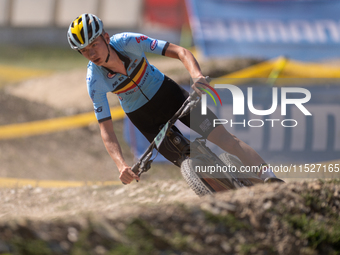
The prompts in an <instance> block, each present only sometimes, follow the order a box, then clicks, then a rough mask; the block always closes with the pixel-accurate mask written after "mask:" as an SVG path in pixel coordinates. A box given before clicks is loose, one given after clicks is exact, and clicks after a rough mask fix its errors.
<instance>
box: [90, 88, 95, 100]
mask: <svg viewBox="0 0 340 255" xmlns="http://www.w3.org/2000/svg"><path fill="white" fill-rule="evenodd" d="M94 94H96V90H95V89H93V90H91V92H90V97H91V99H92V101H93V100H94Z"/></svg>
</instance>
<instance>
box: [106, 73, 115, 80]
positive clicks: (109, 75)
mask: <svg viewBox="0 0 340 255" xmlns="http://www.w3.org/2000/svg"><path fill="white" fill-rule="evenodd" d="M115 76H116V74H115V73H113V74H110V73H108V74H107V78H109V79H112V78H113V77H115Z"/></svg>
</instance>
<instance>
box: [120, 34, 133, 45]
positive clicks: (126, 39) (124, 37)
mask: <svg viewBox="0 0 340 255" xmlns="http://www.w3.org/2000/svg"><path fill="white" fill-rule="evenodd" d="M122 38H123V41H124V44H125V45H128V43H129V42H130V41H131V38H132V37H128V34H123V36H122Z"/></svg>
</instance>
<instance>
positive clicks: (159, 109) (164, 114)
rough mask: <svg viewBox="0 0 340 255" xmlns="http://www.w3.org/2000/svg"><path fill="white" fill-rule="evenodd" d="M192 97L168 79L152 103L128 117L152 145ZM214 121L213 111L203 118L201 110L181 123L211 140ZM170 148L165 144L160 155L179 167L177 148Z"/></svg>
mask: <svg viewBox="0 0 340 255" xmlns="http://www.w3.org/2000/svg"><path fill="white" fill-rule="evenodd" d="M188 96H189V93H188V92H187V91H186V90H184V89H183V88H182V87H180V86H179V85H178V84H177V83H176V82H174V81H173V80H171V79H170V78H169V77H167V76H165V77H164V82H163V84H162V86H161V87H160V88H159V90H158V91H157V93H156V94H155V95H154V96H153V97H152V98H151V99H150V101H149V102H147V103H146V104H145V105H143V106H142V107H140V108H139V109H137V110H136V111H134V112H130V113H127V116H128V118H129V119H130V120H131V122H132V123H133V124H134V125H135V126H136V127H137V128H138V130H139V131H140V132H141V133H142V134H143V135H144V136H145V137H146V139H148V141H149V142H152V141H153V139H154V138H155V137H156V135H157V134H158V133H159V131H160V127H161V126H162V125H164V124H165V123H166V122H167V121H168V120H169V119H170V118H171V117H172V116H173V115H174V114H175V113H176V112H177V110H178V109H179V108H180V107H181V106H182V104H183V103H184V101H185V100H186V99H187V97H188ZM190 116H191V117H190ZM214 119H217V117H216V115H215V114H214V113H213V112H212V111H211V110H210V109H209V108H208V109H207V115H201V108H200V107H199V106H197V107H195V108H194V109H193V110H192V111H191V113H190V114H188V115H187V116H184V117H183V118H180V119H179V120H180V121H181V122H183V123H184V124H185V125H186V126H187V127H189V128H191V129H192V130H194V131H196V132H197V133H199V134H200V135H202V137H204V138H207V137H208V135H209V134H210V133H211V131H212V130H213V129H214V127H213V124H212V123H213V120H214ZM190 120H191V121H190ZM167 147H168V145H167ZM167 147H166V146H164V145H163V144H162V145H161V146H160V150H159V152H160V153H161V154H162V155H163V156H164V157H165V158H166V159H168V160H169V161H171V162H173V163H174V164H175V165H178V164H177V162H176V161H177V159H178V158H179V155H178V154H177V153H176V152H174V151H175V148H170V149H169V148H167Z"/></svg>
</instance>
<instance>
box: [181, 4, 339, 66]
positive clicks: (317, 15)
mask: <svg viewBox="0 0 340 255" xmlns="http://www.w3.org/2000/svg"><path fill="white" fill-rule="evenodd" d="M187 5H188V10H189V16H190V23H191V27H192V31H193V37H194V40H195V44H196V45H197V46H199V47H200V49H201V50H202V51H203V53H204V55H205V56H206V57H218V58H221V57H260V58H274V57H277V56H280V55H285V56H286V57H288V58H293V59H299V60H307V61H310V60H318V59H326V58H336V57H339V56H340V16H339V12H340V1H338V0H323V1H319V0H315V1H230V0H229V1H228V0H187Z"/></svg>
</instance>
